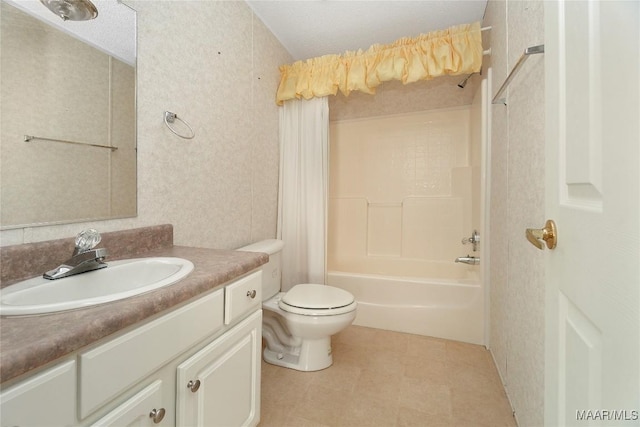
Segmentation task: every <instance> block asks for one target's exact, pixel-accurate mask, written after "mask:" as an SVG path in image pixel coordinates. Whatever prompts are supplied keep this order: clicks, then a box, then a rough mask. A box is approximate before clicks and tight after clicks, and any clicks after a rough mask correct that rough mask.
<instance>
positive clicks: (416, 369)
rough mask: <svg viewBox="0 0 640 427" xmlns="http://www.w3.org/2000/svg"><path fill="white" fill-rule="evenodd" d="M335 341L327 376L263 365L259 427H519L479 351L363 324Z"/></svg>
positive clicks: (488, 359)
mask: <svg viewBox="0 0 640 427" xmlns="http://www.w3.org/2000/svg"><path fill="white" fill-rule="evenodd" d="M332 341H333V360H334V364H333V366H331V367H329V368H328V369H325V370H322V371H317V372H299V371H295V370H291V369H286V368H282V367H278V366H273V365H269V364H267V363H264V362H263V364H262V410H261V411H262V414H261V422H260V424H259V426H260V427H288V426H295V427H347V426H348V427H367V426H380V427H411V426H420V427H422V426H433V427H500V426H504V427H514V426H515V421H514V418H513V416H512V412H511V407H510V405H509V402H508V400H507V397H506V395H505V392H504V388H503V387H502V384H501V382H500V378H499V377H498V373H497V370H496V369H495V366H494V364H493V360H492V359H491V356H490V353H489V352H488V351H487V350H486V349H485V348H484V347H482V346H477V345H472V344H465V343H460V342H455V341H448V340H443V339H439V338H430V337H423V336H419V335H411V334H402V333H398V332H392V331H382V330H376V329H372V328H365V327H361V326H350V327H349V328H347V329H346V330H344V331H343V332H341V333H340V334H338V335H336V336H334V337H333V340H332Z"/></svg>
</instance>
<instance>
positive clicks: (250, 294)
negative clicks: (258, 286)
mask: <svg viewBox="0 0 640 427" xmlns="http://www.w3.org/2000/svg"><path fill="white" fill-rule="evenodd" d="M256 295H257V292H256V290H255V289H254V290H252V291H247V296H248V297H249V298H251V299H254V298H255V297H256Z"/></svg>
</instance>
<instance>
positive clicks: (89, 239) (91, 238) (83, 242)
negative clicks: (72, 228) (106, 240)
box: [75, 228, 102, 253]
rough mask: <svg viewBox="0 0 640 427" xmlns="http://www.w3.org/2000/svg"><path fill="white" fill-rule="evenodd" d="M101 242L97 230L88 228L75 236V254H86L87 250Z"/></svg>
mask: <svg viewBox="0 0 640 427" xmlns="http://www.w3.org/2000/svg"><path fill="white" fill-rule="evenodd" d="M101 240H102V236H100V233H98V230H95V229H93V228H88V229H86V230H82V231H81V232H80V233H78V235H77V236H76V250H75V253H82V252H86V251H88V250H89V249H92V248H94V247H95V246H96V245H97V244H98V243H100V241H101Z"/></svg>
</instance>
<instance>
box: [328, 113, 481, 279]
mask: <svg viewBox="0 0 640 427" xmlns="http://www.w3.org/2000/svg"><path fill="white" fill-rule="evenodd" d="M470 117H471V114H470V108H469V107H460V108H455V109H445V110H431V111H423V112H418V113H410V114H401V115H393V116H385V117H373V118H367V119H357V120H343V121H336V122H332V123H331V130H330V132H331V133H330V144H331V149H330V165H329V168H330V177H329V181H330V185H329V198H330V201H329V232H328V233H329V235H328V263H329V269H332V268H333V267H334V266H335V265H337V264H340V265H342V266H344V264H345V260H351V261H352V263H353V264H354V265H355V264H358V265H361V264H362V262H361V261H362V260H363V259H365V258H367V257H392V258H398V259H400V258H406V259H419V260H425V261H438V262H452V261H453V260H454V259H455V257H457V256H461V255H465V254H466V253H463V252H464V251H465V250H466V249H464V248H463V247H462V244H461V239H462V237H465V236H467V235H469V234H470V233H471V228H472V225H471V224H472V223H473V222H474V220H473V218H472V212H473V207H472V200H473V188H472V165H471V156H470V152H471V150H470V135H469V133H470ZM365 264H366V263H365Z"/></svg>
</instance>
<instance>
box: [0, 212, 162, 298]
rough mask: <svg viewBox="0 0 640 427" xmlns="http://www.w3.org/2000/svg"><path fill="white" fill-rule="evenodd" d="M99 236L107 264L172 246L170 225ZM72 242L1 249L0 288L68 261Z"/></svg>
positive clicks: (53, 242) (29, 244)
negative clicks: (106, 254)
mask: <svg viewBox="0 0 640 427" xmlns="http://www.w3.org/2000/svg"><path fill="white" fill-rule="evenodd" d="M78 231H81V230H78ZM98 231H99V230H98ZM101 235H102V241H101V242H100V243H99V244H98V247H101V248H106V249H107V252H108V256H107V258H106V261H107V262H109V261H110V260H111V261H114V260H117V259H123V258H131V257H135V256H137V255H139V254H142V253H145V252H149V251H153V250H158V249H163V248H170V247H171V246H173V226H172V225H171V224H164V225H155V226H150V227H142V228H135V229H131V230H122V231H113V232H108V233H101ZM74 241H75V237H70V238H67V239H58V240H49V241H46V242H37V243H27V244H24V245H15V246H4V247H1V248H0V288H2V287H5V286H8V285H11V284H13V283H15V282H18V281H21V280H24V279H28V278H31V277H35V276H39V275H41V274H42V273H43V272H45V271H47V270H50V269H51V268H53V267H55V266H57V265H59V264H61V263H62V262H64V261H65V260H67V259H69V257H70V256H71V254H72V252H73V249H74V247H75V242H74Z"/></svg>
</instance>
